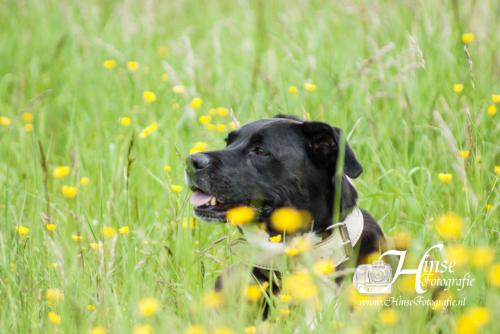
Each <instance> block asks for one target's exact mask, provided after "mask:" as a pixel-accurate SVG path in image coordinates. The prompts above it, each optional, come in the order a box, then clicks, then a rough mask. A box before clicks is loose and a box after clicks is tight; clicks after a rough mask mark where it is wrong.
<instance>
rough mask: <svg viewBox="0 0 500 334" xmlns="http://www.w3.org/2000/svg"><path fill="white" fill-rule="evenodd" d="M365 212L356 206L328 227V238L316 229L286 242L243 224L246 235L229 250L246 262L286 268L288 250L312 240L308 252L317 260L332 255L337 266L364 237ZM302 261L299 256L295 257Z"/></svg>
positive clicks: (280, 269)
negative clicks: (317, 232)
mask: <svg viewBox="0 0 500 334" xmlns="http://www.w3.org/2000/svg"><path fill="white" fill-rule="evenodd" d="M363 227H364V219H363V213H362V212H361V210H360V209H359V208H354V209H353V210H352V211H351V213H349V214H348V215H347V217H346V218H345V219H344V221H342V222H339V223H337V224H334V225H332V226H330V227H329V228H328V230H331V231H332V232H331V234H330V235H329V236H328V237H327V238H326V239H321V237H320V236H318V235H317V234H316V233H313V232H310V233H305V234H303V235H300V236H298V237H294V238H292V239H291V240H287V242H280V243H275V242H271V241H269V234H268V233H266V232H265V231H263V230H260V229H258V228H257V227H256V226H243V228H242V231H243V234H244V236H245V239H239V240H236V241H235V242H233V243H232V244H230V246H229V249H230V252H231V253H232V254H234V255H236V256H237V257H238V258H239V259H243V260H244V261H245V262H246V263H247V264H250V265H252V266H255V267H258V268H262V269H266V270H275V271H283V270H284V269H285V268H286V267H287V264H288V262H289V259H290V257H288V256H286V250H287V249H289V248H291V247H294V246H293V245H295V244H297V242H298V241H299V240H300V239H302V240H304V239H305V240H307V242H309V243H310V244H312V249H310V250H309V251H308V252H307V254H310V256H311V257H312V259H313V260H314V261H317V260H322V259H331V260H332V261H333V263H334V264H335V266H338V265H340V264H342V263H344V262H345V261H347V260H348V259H349V257H350V256H351V253H352V248H353V247H354V246H355V245H356V243H357V242H358V241H359V239H360V238H361V234H362V232H363ZM295 258H297V259H298V260H299V262H300V258H301V257H300V256H296V257H294V259H295Z"/></svg>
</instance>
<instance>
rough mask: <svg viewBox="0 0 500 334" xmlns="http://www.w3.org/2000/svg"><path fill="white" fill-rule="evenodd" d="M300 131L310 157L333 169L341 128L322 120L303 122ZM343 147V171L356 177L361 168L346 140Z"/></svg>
mask: <svg viewBox="0 0 500 334" xmlns="http://www.w3.org/2000/svg"><path fill="white" fill-rule="evenodd" d="M302 131H303V133H304V137H305V145H306V150H307V153H308V154H309V156H310V157H311V159H312V160H313V161H314V162H315V163H316V164H320V165H324V166H326V167H327V168H328V169H330V170H332V171H333V170H335V167H336V165H337V156H338V154H339V145H340V140H341V136H342V130H340V129H339V128H334V127H331V126H330V125H328V124H326V123H322V122H304V123H302ZM344 142H345V149H344V173H345V174H346V175H347V176H349V177H350V178H353V179H355V178H357V177H358V176H359V175H360V174H361V173H362V172H363V168H362V167H361V164H360V163H359V161H358V160H357V159H356V156H355V155H354V152H353V151H352V150H351V148H350V147H349V145H348V144H347V141H345V138H344Z"/></svg>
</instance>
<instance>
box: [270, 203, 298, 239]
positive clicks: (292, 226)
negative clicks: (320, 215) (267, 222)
mask: <svg viewBox="0 0 500 334" xmlns="http://www.w3.org/2000/svg"><path fill="white" fill-rule="evenodd" d="M271 224H272V225H273V227H274V228H275V229H276V230H278V231H279V232H286V233H293V232H295V231H297V230H298V229H300V228H301V227H303V225H304V224H303V215H302V214H301V213H300V211H298V210H296V209H293V208H279V209H277V210H274V212H273V213H272V214H271Z"/></svg>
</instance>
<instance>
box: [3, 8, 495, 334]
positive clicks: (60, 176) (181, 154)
mask: <svg viewBox="0 0 500 334" xmlns="http://www.w3.org/2000/svg"><path fill="white" fill-rule="evenodd" d="M0 22H1V26H2V29H1V30H2V31H1V32H0V36H1V37H0V59H1V61H0V117H1V118H0V144H1V145H0V225H1V230H0V296H1V298H2V305H1V306H0V332H2V333H89V332H91V333H93V334H102V333H105V332H107V333H132V332H133V333H135V334H146V333H152V332H153V331H154V332H155V333H183V332H184V331H186V332H187V333H191V334H197V333H198V334H199V333H217V334H223V333H225V334H227V333H232V332H234V333H249V334H250V333H254V332H262V331H264V330H265V328H264V327H266V326H267V327H266V328H267V330H268V331H269V332H272V333H294V332H295V333H297V332H298V333H302V332H307V331H308V327H307V325H306V324H305V321H304V319H305V316H304V312H303V311H304V308H306V307H310V303H311V300H309V301H308V302H303V301H301V300H300V298H296V299H295V298H292V300H291V301H286V300H283V299H286V298H281V299H279V298H277V297H276V298H274V297H273V300H274V302H273V305H274V306H273V308H272V310H271V318H270V321H268V322H267V323H266V325H262V324H260V323H259V321H258V319H259V318H258V317H257V316H256V315H255V311H256V308H258V306H257V305H256V303H251V302H247V301H245V296H241V295H240V294H239V293H234V294H232V295H224V296H222V297H221V296H220V295H217V294H214V293H211V289H212V287H213V283H214V280H215V278H216V277H217V275H218V274H219V273H220V272H221V270H222V269H223V268H226V267H228V266H229V265H230V264H231V263H232V262H234V261H238V259H234V258H233V257H232V256H231V255H230V254H229V253H228V251H227V247H226V245H227V243H228V240H229V239H231V238H236V237H238V235H239V234H238V231H237V229H236V228H235V227H234V226H228V225H214V224H209V223H206V222H201V221H194V220H193V219H192V218H191V208H190V206H189V196H190V192H189V189H187V187H186V186H185V184H184V176H183V171H184V159H185V157H186V156H187V155H188V154H189V152H190V150H192V149H193V148H194V149H205V146H206V149H218V148H222V147H223V145H224V141H223V139H224V138H225V136H226V133H227V132H228V131H229V129H231V128H233V127H237V126H238V124H244V123H246V122H249V121H253V120H256V119H259V118H264V117H271V116H273V115H275V114H278V113H285V114H291V115H296V116H299V117H304V118H307V119H312V120H322V121H326V122H329V123H330V124H334V125H336V126H338V127H341V128H343V129H345V130H346V131H347V132H348V133H349V141H350V144H351V147H352V148H353V150H354V151H355V152H356V154H357V156H358V158H359V160H360V161H361V163H362V165H363V167H364V173H363V174H362V176H361V177H360V178H359V179H357V180H356V182H355V184H356V186H357V189H358V191H359V193H360V206H361V207H363V208H366V209H367V210H369V211H370V212H371V213H372V215H373V216H374V217H375V218H376V219H377V220H378V221H379V223H380V224H381V226H382V227H383V229H384V231H385V233H386V234H387V236H388V237H389V241H390V242H391V245H392V243H394V244H396V245H397V246H398V247H403V248H404V247H409V250H410V252H411V253H412V254H413V255H412V256H413V258H414V259H417V260H418V259H419V258H420V256H421V254H423V252H424V251H425V250H426V249H427V248H428V247H430V246H432V245H434V244H436V243H438V242H440V241H444V243H445V247H446V252H443V257H445V258H446V257H447V258H448V259H451V260H456V263H457V268H458V269H457V272H456V274H457V275H458V276H461V275H462V274H461V273H471V275H472V276H473V277H474V279H475V280H474V284H473V286H472V287H468V288H465V289H463V290H462V291H457V290H454V289H452V290H451V291H450V292H449V295H450V296H451V297H452V298H455V299H460V298H465V305H459V306H456V307H451V308H449V309H448V310H439V309H434V310H433V309H432V308H431V307H421V306H414V307H408V306H406V307H404V306H398V307H391V308H384V309H382V308H381V307H369V306H365V307H361V306H359V305H358V304H359V301H360V299H363V298H365V297H362V296H359V295H357V294H355V293H353V291H352V289H353V288H352V286H351V285H350V284H349V283H346V284H345V285H344V286H343V288H342V290H341V291H340V292H339V293H338V295H339V296H338V298H337V299H336V302H335V303H334V304H324V303H321V298H318V299H316V301H317V303H316V305H320V308H321V310H322V311H321V320H320V321H318V324H317V326H316V329H315V330H316V331H317V332H320V333H327V332H328V333H330V332H336V331H340V332H349V333H351V332H352V333H358V332H359V333H362V332H363V333H366V332H380V333H411V332H413V333H423V332H429V333H437V332H438V331H440V332H442V333H448V332H454V331H456V332H459V333H475V332H478V331H481V332H486V333H488V332H491V333H493V332H495V331H496V330H498V324H496V323H495V320H494V319H498V317H500V299H499V297H500V291H499V289H500V288H499V286H500V266H499V264H498V263H499V262H498V261H500V258H498V255H499V254H498V249H499V244H498V240H499V225H498V224H499V218H500V215H499V209H498V204H499V192H498V178H499V174H500V170H499V169H500V167H498V166H499V165H500V150H499V141H498V138H499V128H500V125H499V123H498V117H499V115H498V113H496V107H498V108H500V105H499V104H496V106H495V103H494V101H493V100H495V101H496V102H497V103H498V102H500V96H497V97H495V96H492V94H500V54H499V45H500V34H499V33H498V32H499V31H500V2H498V1H494V0H484V1H458V0H449V1H433V0H427V1H411V0H405V1H362V0H359V1H263V0H261V1H245V0H243V1H157V2H153V1H149V0H148V1H135V2H134V1H125V2H124V3H121V2H118V1H116V2H113V1H94V0H93V1H79V2H77V1H74V2H73V1H66V2H62V1H49V0H43V1H11V0H7V1H2V2H1V3H0ZM463 34H465V35H463ZM471 34H472V35H471ZM472 37H473V38H472ZM471 39H473V40H471ZM456 84H460V85H456ZM461 85H462V86H461ZM291 86H294V87H296V88H295V89H294V88H290V87H291ZM200 99H201V100H200ZM214 108H215V109H214ZM228 112H229V115H227V116H226V113H228ZM207 115H208V116H210V118H209V117H206V116H207ZM200 116H205V117H202V118H201V119H199V118H200ZM202 123H207V124H202ZM61 166H63V167H62V168H58V167H61ZM64 166H66V167H69V170H68V168H65V167H64ZM447 212H454V213H456V215H458V216H454V215H447V216H444V217H443V216H442V215H444V214H446V213H447ZM446 219H447V220H446ZM439 224H441V225H439ZM224 236H228V237H229V238H226V239H223V240H222V242H219V243H215V242H216V241H218V240H220V238H222V237H224ZM445 254H446V255H445ZM495 256H497V258H496V259H495ZM495 263H497V264H496V265H495ZM347 281H349V279H348V280H347ZM402 281H404V280H402ZM245 291H246V290H245ZM398 291H400V292H401V293H402V294H403V295H406V296H411V295H412V292H411V289H406V290H405V287H404V285H402V286H401V287H400V288H399V290H398ZM413 293H414V291H413ZM430 293H431V292H428V293H426V294H425V296H427V297H428V295H429V294H430ZM318 295H319V296H321V295H322V293H321V292H320V293H318ZM312 299H313V300H314V298H312ZM308 305H309V306H308ZM214 309H215V310H214ZM195 325H196V326H198V327H196V326H195ZM190 326H191V327H190ZM193 326H194V327H193ZM253 326H254V327H255V328H254V327H253Z"/></svg>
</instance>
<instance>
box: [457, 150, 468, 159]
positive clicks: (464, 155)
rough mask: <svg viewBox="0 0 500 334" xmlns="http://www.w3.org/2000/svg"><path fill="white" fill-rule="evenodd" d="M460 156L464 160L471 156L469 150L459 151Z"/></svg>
mask: <svg viewBox="0 0 500 334" xmlns="http://www.w3.org/2000/svg"><path fill="white" fill-rule="evenodd" d="M458 155H460V156H461V157H462V158H463V159H467V158H468V157H469V156H470V152H469V151H467V150H459V151H458Z"/></svg>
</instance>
